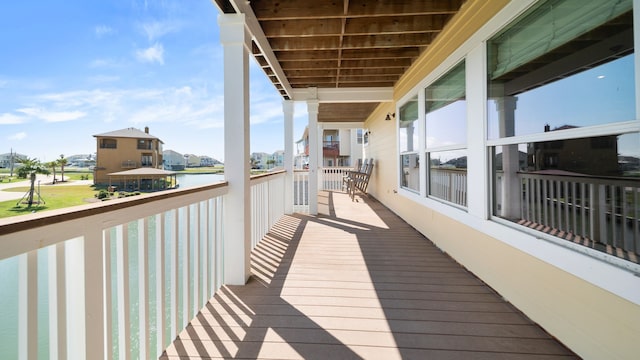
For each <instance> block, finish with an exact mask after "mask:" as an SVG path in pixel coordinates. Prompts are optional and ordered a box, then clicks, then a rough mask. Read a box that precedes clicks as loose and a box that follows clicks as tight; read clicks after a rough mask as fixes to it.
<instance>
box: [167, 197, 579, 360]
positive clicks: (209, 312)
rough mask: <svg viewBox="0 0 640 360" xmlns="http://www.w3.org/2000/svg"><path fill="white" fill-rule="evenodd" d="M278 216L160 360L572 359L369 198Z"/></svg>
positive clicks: (331, 200)
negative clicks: (237, 272) (241, 268)
mask: <svg viewBox="0 0 640 360" xmlns="http://www.w3.org/2000/svg"><path fill="white" fill-rule="evenodd" d="M319 199H320V201H321V202H322V204H321V205H323V206H320V209H321V210H322V211H323V213H324V214H321V215H318V216H304V215H299V214H296V215H292V216H285V217H283V218H282V219H281V220H280V221H279V222H278V223H277V224H276V226H274V228H273V229H272V231H271V232H270V233H269V234H267V235H266V236H265V238H264V240H263V241H262V242H261V243H260V244H259V245H258V247H257V248H256V249H255V250H254V252H253V254H252V271H253V275H252V277H251V279H250V280H249V282H248V284H247V285H245V286H224V287H222V288H221V289H220V290H219V291H218V292H217V293H216V295H215V296H214V297H213V298H212V299H211V300H210V301H209V302H208V303H207V304H206V306H205V308H204V309H203V310H202V311H201V312H200V313H198V314H197V316H196V317H195V318H194V319H193V320H192V321H191V323H190V325H189V326H188V327H187V328H186V329H185V330H184V331H182V332H181V333H180V334H179V336H178V338H177V339H176V340H175V341H174V342H173V344H172V345H171V346H169V348H167V349H166V351H165V353H164V354H163V356H162V358H163V359H209V358H210V359H218V358H234V359H256V358H259V359H427V358H428V359H461V358H464V359H569V358H577V356H576V355H575V354H573V353H572V352H571V351H569V350H568V349H567V348H565V347H564V346H563V345H562V344H560V343H559V342H557V341H556V340H555V339H553V338H552V337H551V336H550V335H549V334H547V333H546V332H545V331H544V330H543V329H541V328H540V327H539V326H538V325H536V324H535V323H533V322H532V321H531V320H529V319H528V318H527V317H525V316H524V315H523V314H522V313H521V312H519V311H518V310H517V309H515V308H514V307H513V306H511V305H510V304H509V303H506V302H505V301H504V300H503V299H502V298H501V297H500V296H499V295H498V294H496V293H495V292H494V291H493V290H492V289H491V288H489V287H488V286H486V285H485V284H484V283H483V282H482V281H480V280H479V279H478V278H476V277H475V276H473V274H471V273H469V272H468V271H467V270H466V269H464V268H463V267H461V266H460V265H459V264H457V263H456V262H455V261H453V260H452V259H451V258H450V257H448V255H446V254H444V253H442V252H441V251H439V250H438V249H437V248H436V247H435V246H434V245H433V244H432V243H431V242H430V241H429V240H427V239H426V238H425V237H424V236H422V235H421V234H419V233H418V232H417V231H416V230H415V229H413V228H412V227H410V226H409V225H408V224H406V223H405V222H404V221H402V220H401V219H400V218H398V217H397V216H396V215H394V214H393V213H391V212H390V211H389V210H388V209H386V208H385V207H384V206H382V205H381V204H379V203H378V202H376V201H375V200H369V199H362V198H358V200H359V201H357V202H352V201H351V199H350V198H349V197H348V195H346V194H344V193H330V192H323V193H322V194H321V196H320V197H319Z"/></svg>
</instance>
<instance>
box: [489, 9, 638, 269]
mask: <svg viewBox="0 0 640 360" xmlns="http://www.w3.org/2000/svg"><path fill="white" fill-rule="evenodd" d="M633 34H634V31H633V1H632V0H619V1H614V2H612V1H597V0H546V1H540V2H538V3H536V5H535V6H534V7H532V8H531V9H530V10H529V11H527V12H526V13H525V14H523V15H522V16H521V17H520V18H519V19H517V20H516V21H515V22H514V23H513V24H511V25H509V26H507V27H506V28H505V29H504V30H503V31H502V32H500V33H498V34H497V35H496V36H494V37H493V38H492V39H490V40H489V41H488V42H487V54H488V59H487V65H488V68H487V76H488V81H489V83H488V89H487V90H488V94H489V99H488V104H487V105H488V111H489V113H488V117H489V122H488V137H489V138H490V139H498V138H499V139H503V140H502V141H501V145H502V146H495V147H490V150H491V151H492V154H493V177H492V179H493V180H492V186H493V191H492V194H493V205H492V213H493V215H494V216H497V217H501V218H504V219H508V220H510V221H513V222H516V223H518V224H520V225H522V226H526V227H527V228H530V229H533V230H531V231H538V232H543V233H546V234H548V236H555V237H558V238H561V239H564V240H567V241H572V242H573V243H577V244H581V245H584V246H588V247H590V248H595V249H600V250H605V249H607V248H608V249H609V250H610V251H611V254H614V255H615V256H621V257H623V258H625V259H630V258H634V259H637V258H638V256H637V255H640V254H638V251H639V249H640V232H639V231H638V230H637V229H638V226H639V224H640V211H639V210H640V209H639V207H640V135H639V134H638V133H637V130H636V127H634V126H633V124H632V123H631V122H630V121H632V120H635V119H636V116H635V108H636V104H635V96H636V95H635V80H634V79H635V69H634V62H635V59H634V57H635V55H634V35H633ZM636 121H637V120H636ZM613 123H616V126H615V127H611V126H602V125H607V124H613ZM595 125H601V126H595ZM585 127H588V128H589V131H584V130H580V128H585ZM612 129H624V130H621V131H620V134H613V135H612ZM616 131H617V130H616ZM527 134H538V135H537V136H536V139H540V140H539V141H536V142H528V143H526V142H524V141H520V140H519V139H521V138H518V137H517V136H521V135H527ZM514 136H515V137H514ZM511 137H514V138H513V139H512V140H510V138H511ZM576 137H577V138H576ZM546 236H547V235H546ZM634 254H635V255H634Z"/></svg>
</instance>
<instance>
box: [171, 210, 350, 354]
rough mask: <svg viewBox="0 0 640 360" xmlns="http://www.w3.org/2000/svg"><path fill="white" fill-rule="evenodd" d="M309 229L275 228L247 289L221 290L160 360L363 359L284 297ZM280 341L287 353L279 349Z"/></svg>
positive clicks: (287, 220)
mask: <svg viewBox="0 0 640 360" xmlns="http://www.w3.org/2000/svg"><path fill="white" fill-rule="evenodd" d="M307 223H308V217H305V216H302V215H294V216H284V217H283V218H282V219H281V220H280V221H279V222H278V223H277V224H276V225H274V227H273V228H272V229H271V231H270V232H269V233H268V234H267V235H266V236H265V237H264V239H263V240H262V241H261V242H260V243H259V244H258V246H257V247H256V248H255V249H254V251H253V253H252V264H251V265H252V274H253V275H252V276H251V278H250V279H249V281H248V283H247V284H246V285H245V286H223V287H222V288H221V289H220V290H219V291H218V292H217V293H216V295H215V296H214V297H213V298H212V299H211V300H210V301H209V302H208V303H207V304H206V306H205V308H204V309H203V310H202V311H200V312H199V313H198V314H197V316H196V318H195V319H194V320H192V321H191V323H190V324H189V325H188V326H187V328H186V329H185V331H183V332H182V333H181V334H180V335H179V336H178V338H177V339H176V340H175V341H174V343H173V346H172V347H169V348H168V349H167V350H166V351H165V353H164V354H163V355H162V356H161V359H170V358H176V357H179V358H219V357H221V358H228V359H259V358H292V357H295V358H304V359H362V357H360V356H358V355H357V354H356V353H355V352H354V351H353V350H351V349H350V348H349V347H348V346H346V345H344V344H343V343H342V342H341V341H340V340H339V339H337V338H336V337H335V336H333V335H332V334H331V333H329V332H328V331H326V330H325V329H324V328H323V327H322V326H320V325H319V324H317V323H316V322H315V321H313V320H312V319H311V318H309V317H308V316H307V315H306V314H304V313H303V312H301V311H300V310H298V309H296V307H295V306H294V305H292V304H290V303H289V302H287V301H286V300H285V299H284V298H283V297H282V296H281V295H282V291H283V285H284V284H285V280H286V278H287V275H288V273H289V271H290V268H291V265H292V261H293V258H294V256H295V253H296V251H297V248H298V244H299V241H300V238H301V236H302V234H303V232H304V229H305V227H306V225H307ZM278 339H282V340H284V341H285V342H286V343H287V344H288V345H289V347H290V351H289V353H287V354H283V353H282V348H281V347H277V348H276V346H275V345H274V344H275V343H276V342H277V341H278ZM318 344H322V345H318ZM269 345H274V346H269Z"/></svg>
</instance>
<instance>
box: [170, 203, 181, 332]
mask: <svg viewBox="0 0 640 360" xmlns="http://www.w3.org/2000/svg"><path fill="white" fill-rule="evenodd" d="M178 210H179V209H174V210H172V211H171V213H170V214H168V215H167V220H168V221H169V223H170V224H171V234H170V235H171V237H170V239H169V243H170V244H171V270H170V271H171V273H170V276H171V294H170V298H171V336H170V338H171V340H173V339H175V338H176V336H177V335H178V333H177V332H178V314H179V309H178V304H179V302H178V299H179V293H178V272H179V271H180V269H179V268H178V264H179V261H178V256H180V254H179V253H178V241H179V239H180V227H179V226H178V224H180V214H179V213H180V211H178Z"/></svg>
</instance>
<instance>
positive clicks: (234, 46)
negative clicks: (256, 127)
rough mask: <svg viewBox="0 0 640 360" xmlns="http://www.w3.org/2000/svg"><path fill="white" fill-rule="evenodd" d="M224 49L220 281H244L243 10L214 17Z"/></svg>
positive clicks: (247, 225)
mask: <svg viewBox="0 0 640 360" xmlns="http://www.w3.org/2000/svg"><path fill="white" fill-rule="evenodd" d="M218 24H219V25H220V42H221V43H222V47H223V51H224V139H225V141H224V176H225V180H227V181H228V182H229V193H228V194H227V196H226V199H225V212H224V256H225V261H224V282H225V283H226V284H231V285H244V284H245V283H246V281H247V280H248V279H249V275H250V259H249V256H250V251H251V213H250V209H251V193H250V191H249V175H250V174H249V49H250V48H249V47H250V45H251V38H250V36H249V34H248V32H247V29H246V27H245V17H244V15H243V14H223V15H220V16H219V17H218Z"/></svg>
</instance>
